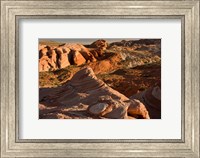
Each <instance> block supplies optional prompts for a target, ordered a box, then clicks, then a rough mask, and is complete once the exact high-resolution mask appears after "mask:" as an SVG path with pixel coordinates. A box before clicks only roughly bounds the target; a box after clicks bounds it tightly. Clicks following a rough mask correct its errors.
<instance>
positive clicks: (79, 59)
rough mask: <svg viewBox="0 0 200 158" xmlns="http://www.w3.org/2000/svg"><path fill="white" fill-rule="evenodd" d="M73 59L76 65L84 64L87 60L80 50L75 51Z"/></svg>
mask: <svg viewBox="0 0 200 158" xmlns="http://www.w3.org/2000/svg"><path fill="white" fill-rule="evenodd" d="M73 61H74V64H75V65H78V66H79V65H82V64H84V63H85V62H86V60H85V58H84V57H83V56H82V54H81V53H79V52H78V51H75V52H73Z"/></svg>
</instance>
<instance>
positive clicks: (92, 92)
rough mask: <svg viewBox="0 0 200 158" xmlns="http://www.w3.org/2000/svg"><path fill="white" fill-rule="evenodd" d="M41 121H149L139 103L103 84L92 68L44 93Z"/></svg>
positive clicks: (85, 69)
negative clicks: (90, 119) (103, 119)
mask: <svg viewBox="0 0 200 158" xmlns="http://www.w3.org/2000/svg"><path fill="white" fill-rule="evenodd" d="M39 93H40V95H39V96H40V98H39V99H40V118H44V119H45V118H51V115H52V117H53V118H55V117H57V118H105V119H106V118H110V119H128V118H144V119H149V115H148V111H147V109H146V108H145V106H144V105H143V104H142V103H141V102H139V101H138V100H134V99H133V100H130V99H129V98H127V97H126V96H124V95H123V94H121V93H119V92H118V91H116V90H114V89H112V88H110V87H109V86H108V85H107V84H105V83H104V82H103V81H101V80H99V79H98V78H97V77H96V76H95V74H94V72H93V70H92V68H90V67H85V68H83V69H82V70H80V71H78V72H77V73H76V74H75V75H74V76H73V77H72V79H71V80H70V81H68V82H67V83H66V84H65V85H63V86H60V87H57V88H43V89H40V92H39Z"/></svg>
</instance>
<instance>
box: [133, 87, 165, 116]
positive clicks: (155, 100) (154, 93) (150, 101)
mask: <svg viewBox="0 0 200 158" xmlns="http://www.w3.org/2000/svg"><path fill="white" fill-rule="evenodd" d="M130 99H132V100H136V99H137V100H139V101H140V102H142V103H143V105H144V106H145V108H146V109H147V110H148V113H149V116H150V118H151V119H161V88H160V87H159V86H156V87H151V88H149V89H147V90H145V91H143V92H140V93H137V94H135V95H133V96H131V97H130Z"/></svg>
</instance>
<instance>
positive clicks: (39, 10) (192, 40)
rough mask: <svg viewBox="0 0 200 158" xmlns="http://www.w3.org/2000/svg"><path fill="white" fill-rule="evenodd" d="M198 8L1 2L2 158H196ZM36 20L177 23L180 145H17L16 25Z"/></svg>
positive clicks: (173, 0) (193, 3)
mask: <svg viewBox="0 0 200 158" xmlns="http://www.w3.org/2000/svg"><path fill="white" fill-rule="evenodd" d="M199 2H200V1H199V0H184V1H183V0H169V1H165V0H155V1H152V0H148V1H143V0H135V1H132V0H130V1H113V0H109V1H102V0H88V1H72V0H68V1H67V0H66V1H65V0H60V1H49V0H41V1H39V0H32V1H30V0H24V1H22V0H13V1H12V0H1V88H0V89H1V99H0V101H1V108H0V110H1V135H0V137H1V157H186V158H198V157H199V148H200V146H199V141H200V139H199V134H200V133H199V125H200V124H199V123H200V122H199V109H200V106H199V89H200V87H199V53H200V52H199V6H200V3H199ZM94 10H95V12H94ZM39 18H44V19H62V18H64V19H66V18H68V19H69V18H70V19H75V18H79V19H80V18H81V19H88V18H93V19H106V18H107V19H108V18H115V19H119V18H126V19H141V18H145V19H181V25H182V28H181V29H182V30H181V32H182V39H181V60H182V61H181V71H182V73H181V75H182V76H181V81H182V83H181V84H182V86H181V98H182V100H181V109H182V113H181V122H182V125H181V128H182V129H181V139H171V140H169V139H163V140H154V139H150V140H149V139H148V140H145V139H144V140H136V139H135V140H133V139H130V140H127V139H126V140H120V139H117V140H110V139H95V140H88V139H87V140H84V139H80V140H78V139H77V140H71V139H67V140H66V139H62V140H54V139H52V140H50V139H49V140H48V139H40V140H33V139H32V140H31V139H30V140H29V139H28V140H24V139H22V140H21V139H19V110H20V109H19V89H20V87H19V71H20V70H19V66H18V65H19V20H20V19H39ZM166 132H167V131H166Z"/></svg>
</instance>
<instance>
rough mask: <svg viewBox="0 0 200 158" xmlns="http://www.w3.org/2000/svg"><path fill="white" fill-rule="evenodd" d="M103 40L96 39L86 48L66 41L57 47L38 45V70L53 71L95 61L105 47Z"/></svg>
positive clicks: (105, 43)
mask: <svg viewBox="0 0 200 158" xmlns="http://www.w3.org/2000/svg"><path fill="white" fill-rule="evenodd" d="M107 45H108V44H107V42H106V41H105V40H98V41H95V42H94V43H92V44H91V46H90V48H86V47H85V46H83V45H82V44H78V43H66V44H62V45H59V46H58V47H50V46H47V45H39V71H40V72H42V71H53V70H57V69H62V68H65V67H67V66H69V65H78V66H79V65H82V64H84V63H89V62H95V61H97V59H98V58H99V57H101V56H102V55H103V53H104V50H105V49H106V47H107Z"/></svg>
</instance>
